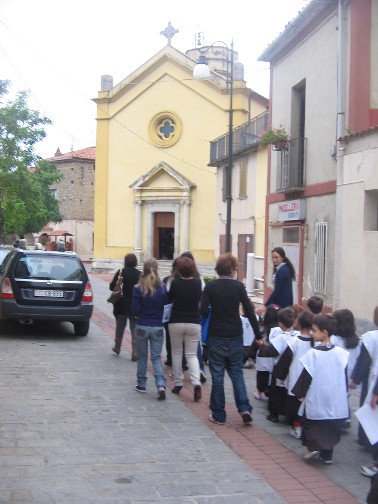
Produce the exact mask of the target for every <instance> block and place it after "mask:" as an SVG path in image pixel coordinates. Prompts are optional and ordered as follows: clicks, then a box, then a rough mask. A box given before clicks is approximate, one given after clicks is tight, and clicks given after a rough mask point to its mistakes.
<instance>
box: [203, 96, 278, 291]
mask: <svg viewBox="0 0 378 504" xmlns="http://www.w3.org/2000/svg"><path fill="white" fill-rule="evenodd" d="M253 103H254V112H255V113H256V116H253V118H252V119H250V120H249V121H247V122H246V123H244V124H242V125H241V126H239V127H237V128H235V129H234V130H233V159H232V182H231V194H232V204H231V252H232V253H233V254H234V255H235V256H236V257H237V258H238V279H239V280H244V279H245V278H246V275H247V255H248V254H249V253H253V254H255V256H256V259H255V264H254V270H253V273H252V274H253V275H254V277H255V278H257V279H259V278H260V279H261V277H262V274H263V257H264V246H265V198H266V181H267V166H268V161H267V149H266V148H264V149H262V148H259V136H260V135H261V133H262V132H263V131H264V130H266V128H267V124H268V111H267V107H268V103H269V102H268V99H267V98H264V97H263V96H260V95H258V94H257V93H254V94H253ZM227 144H228V135H224V136H222V137H220V138H217V139H216V140H214V141H212V142H211V155H210V166H215V167H216V168H217V221H216V226H217V236H218V237H219V241H218V242H217V244H216V255H218V254H220V253H223V252H224V251H225V234H224V230H225V225H226V219H227V202H226V187H227V169H228V161H227V156H226V152H225V146H226V145H227ZM257 285H258V284H256V286H257Z"/></svg>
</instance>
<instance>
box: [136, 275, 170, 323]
mask: <svg viewBox="0 0 378 504" xmlns="http://www.w3.org/2000/svg"><path fill="white" fill-rule="evenodd" d="M166 304H168V293H167V288H166V286H165V285H164V284H162V286H161V287H159V288H157V289H156V292H155V294H154V295H153V296H151V294H150V293H148V294H147V295H146V296H143V294H142V292H141V290H140V288H139V285H135V287H134V288H133V296H132V302H131V313H132V314H133V315H135V316H136V317H137V321H136V323H137V325H141V326H147V327H162V326H163V322H162V318H163V309H164V305H166Z"/></svg>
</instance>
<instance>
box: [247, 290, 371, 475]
mask: <svg viewBox="0 0 378 504" xmlns="http://www.w3.org/2000/svg"><path fill="white" fill-rule="evenodd" d="M322 310H323V300H322V298H320V297H318V296H313V297H311V298H310V299H309V300H308V301H307V309H303V308H302V307H299V306H298V305H296V306H295V307H290V308H283V309H280V308H279V307H278V306H274V305H273V306H269V307H268V308H267V310H266V312H265V315H264V318H263V321H262V334H263V337H262V338H261V339H258V338H256V339H254V341H253V342H252V345H251V346H250V349H249V353H248V357H250V358H252V359H253V360H254V361H255V363H256V390H255V392H254V397H255V398H256V399H257V400H260V399H261V398H262V397H264V396H266V397H267V398H268V415H267V419H268V420H269V421H270V422H278V421H279V416H280V415H283V416H284V417H285V421H286V423H288V424H289V425H291V431H290V434H291V435H292V436H293V437H295V438H297V439H301V441H302V444H303V445H304V446H306V447H307V452H306V453H305V455H304V459H305V460H311V459H315V458H318V459H320V460H321V461H323V462H324V463H326V464H331V463H332V455H333V448H334V446H335V445H336V444H337V443H338V442H339V441H340V437H341V433H342V430H343V429H345V428H348V427H349V425H350V410H349V405H348V396H349V388H353V387H354V386H356V385H359V384H360V383H362V384H364V386H363V387H362V393H361V401H362V402H363V401H364V400H365V398H366V395H367V380H368V377H369V370H370V369H376V371H378V331H371V332H369V333H366V335H363V336H362V337H361V339H360V338H359V337H358V336H357V335H356V327H355V321H354V316H353V313H352V312H351V311H350V310H347V309H343V310H336V311H335V312H333V313H332V315H331V314H322ZM374 315H375V316H374V322H375V323H376V324H377V323H378V307H377V308H376V312H375V314H374ZM371 333H374V334H371ZM365 340H366V341H365ZM376 374H378V373H376ZM370 375H374V372H373V373H370ZM364 389H365V396H364ZM369 400H370V399H369ZM376 451H377V455H378V446H377V450H376ZM373 465H374V471H378V457H377V458H376V459H375V460H374V462H373V464H372V466H373ZM372 466H369V467H372ZM361 471H362V470H361ZM362 472H363V471H362ZM363 474H364V473H363ZM366 475H367V474H366Z"/></svg>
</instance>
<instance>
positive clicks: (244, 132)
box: [210, 112, 268, 163]
mask: <svg viewBox="0 0 378 504" xmlns="http://www.w3.org/2000/svg"><path fill="white" fill-rule="evenodd" d="M267 128H268V112H263V113H262V114H260V115H259V116H257V117H255V118H254V119H252V120H251V121H248V122H247V123H245V124H242V125H241V126H238V127H237V128H235V129H234V130H233V131H232V153H233V154H234V155H235V154H240V153H241V152H243V151H245V150H248V149H253V148H255V149H257V147H258V146H259V137H260V135H261V133H262V132H263V131H265V130H266V129H267ZM227 156H228V133H227V134H226V135H222V136H221V137H218V138H217V139H216V140H213V141H212V142H210V163H214V162H217V161H222V160H224V159H226V158H227Z"/></svg>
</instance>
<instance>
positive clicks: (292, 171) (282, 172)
mask: <svg viewBox="0 0 378 504" xmlns="http://www.w3.org/2000/svg"><path fill="white" fill-rule="evenodd" d="M305 160H306V138H294V139H292V140H290V141H289V142H288V143H287V149H285V150H283V151H279V152H277V187H276V192H294V191H300V190H302V189H303V188H304V186H305V167H306V166H305V165H306V163H305ZM272 163H273V155H272Z"/></svg>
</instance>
